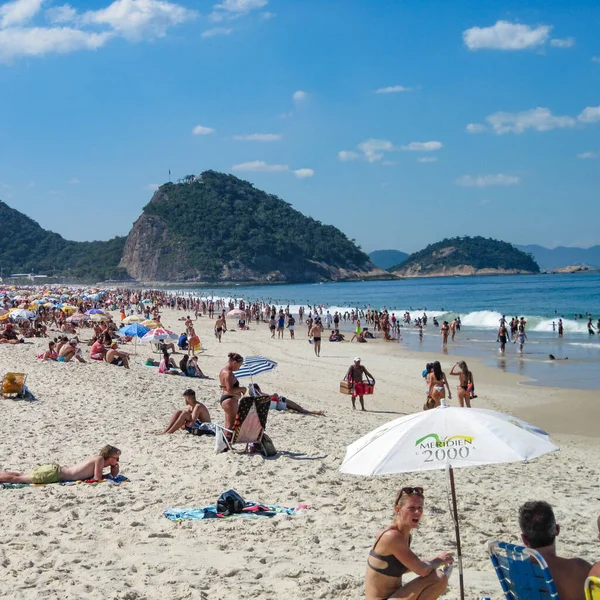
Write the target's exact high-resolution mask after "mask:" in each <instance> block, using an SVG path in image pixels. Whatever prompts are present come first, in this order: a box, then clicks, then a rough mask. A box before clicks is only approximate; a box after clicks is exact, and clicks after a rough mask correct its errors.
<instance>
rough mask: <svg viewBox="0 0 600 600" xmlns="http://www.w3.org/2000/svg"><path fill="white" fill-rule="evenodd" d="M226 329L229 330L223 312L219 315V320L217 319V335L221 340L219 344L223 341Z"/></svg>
mask: <svg viewBox="0 0 600 600" xmlns="http://www.w3.org/2000/svg"><path fill="white" fill-rule="evenodd" d="M224 331H227V325H226V324H225V318H224V317H223V315H222V314H221V315H219V316H218V317H217V320H216V321H215V335H216V336H217V339H218V340H219V344H220V343H221V337H222V335H223V332H224Z"/></svg>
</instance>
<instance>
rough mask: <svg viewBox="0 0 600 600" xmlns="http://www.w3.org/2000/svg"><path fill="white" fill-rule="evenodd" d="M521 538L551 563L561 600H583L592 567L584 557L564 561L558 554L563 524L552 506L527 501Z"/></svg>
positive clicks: (521, 517)
mask: <svg viewBox="0 0 600 600" xmlns="http://www.w3.org/2000/svg"><path fill="white" fill-rule="evenodd" d="M519 527H520V528H521V539H522V540H523V544H525V546H527V547H528V548H533V549H534V550H537V551H538V552H539V553H540V554H541V555H542V556H543V557H544V559H545V560H546V562H547V563H548V568H549V569H550V573H551V574H552V578H553V579H554V583H555V584H556V589H557V591H558V597H559V598H560V599H561V600H581V599H582V598H583V584H584V582H585V580H586V578H587V576H588V573H589V572H590V569H591V567H592V565H590V563H588V562H587V561H585V560H583V559H582V558H563V557H561V556H558V555H557V554H556V537H557V536H558V535H559V534H560V525H558V523H557V522H556V519H555V518H554V511H553V510H552V507H551V506H550V505H549V504H548V503H547V502H543V501H531V502H526V503H525V504H523V506H521V508H520V509H519Z"/></svg>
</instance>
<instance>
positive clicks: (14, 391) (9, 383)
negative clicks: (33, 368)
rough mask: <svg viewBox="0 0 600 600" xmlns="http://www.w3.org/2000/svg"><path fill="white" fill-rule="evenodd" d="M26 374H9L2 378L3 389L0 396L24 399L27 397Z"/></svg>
mask: <svg viewBox="0 0 600 600" xmlns="http://www.w3.org/2000/svg"><path fill="white" fill-rule="evenodd" d="M26 379H27V375H26V374H25V373H7V374H6V375H5V376H4V377H3V378H2V387H1V390H0V395H1V396H2V397H3V398H23V397H25V392H26V388H25V380H26Z"/></svg>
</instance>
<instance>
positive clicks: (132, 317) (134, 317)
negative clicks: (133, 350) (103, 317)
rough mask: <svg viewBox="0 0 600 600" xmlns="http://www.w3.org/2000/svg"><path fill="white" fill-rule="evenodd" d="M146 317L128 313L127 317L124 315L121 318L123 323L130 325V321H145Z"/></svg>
mask: <svg viewBox="0 0 600 600" xmlns="http://www.w3.org/2000/svg"><path fill="white" fill-rule="evenodd" d="M145 320H146V317H144V315H129V316H128V317H125V318H124V319H123V323H124V324H125V325H131V324H132V323H141V322H142V321H145Z"/></svg>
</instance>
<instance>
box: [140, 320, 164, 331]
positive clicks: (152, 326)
mask: <svg viewBox="0 0 600 600" xmlns="http://www.w3.org/2000/svg"><path fill="white" fill-rule="evenodd" d="M142 325H143V326H144V327H147V328H148V329H157V328H158V327H162V324H161V322H160V321H155V320H154V319H146V320H145V321H142Z"/></svg>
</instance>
